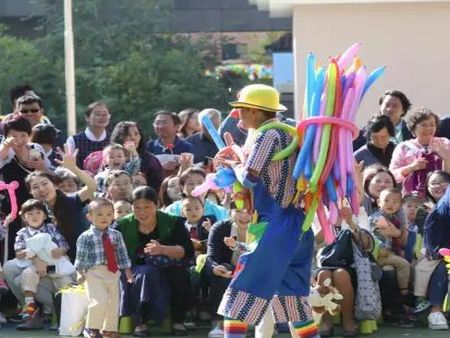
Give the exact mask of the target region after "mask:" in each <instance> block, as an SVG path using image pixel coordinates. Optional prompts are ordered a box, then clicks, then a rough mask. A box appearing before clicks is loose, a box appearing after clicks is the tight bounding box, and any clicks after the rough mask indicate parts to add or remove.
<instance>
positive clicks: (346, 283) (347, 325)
mask: <svg viewBox="0 0 450 338" xmlns="http://www.w3.org/2000/svg"><path fill="white" fill-rule="evenodd" d="M340 217H341V219H342V220H344V221H345V222H346V224H345V226H346V228H347V229H350V230H351V231H352V233H353V234H352V240H353V241H354V242H355V243H357V244H358V245H359V247H360V248H362V249H363V250H364V251H365V252H371V251H372V250H373V248H374V240H373V238H372V236H371V235H370V234H369V233H368V232H367V231H362V230H361V229H360V228H359V226H358V224H357V223H355V222H354V220H353V216H352V212H351V210H350V209H349V208H342V209H341V210H340ZM327 279H329V280H330V282H331V284H330V285H331V286H334V287H336V288H337V289H338V290H339V292H340V293H341V294H342V296H343V297H344V298H343V300H342V303H341V314H342V326H343V329H344V337H356V336H357V335H358V327H357V325H356V323H355V321H354V319H353V312H354V301H355V290H356V280H357V279H356V271H355V269H354V267H350V266H348V267H345V268H335V267H322V268H321V269H320V271H319V272H318V274H317V284H318V285H319V286H324V285H325V280H327ZM320 336H321V337H332V336H333V321H332V318H331V316H330V315H328V314H325V315H324V316H323V318H322V321H321V330H320Z"/></svg>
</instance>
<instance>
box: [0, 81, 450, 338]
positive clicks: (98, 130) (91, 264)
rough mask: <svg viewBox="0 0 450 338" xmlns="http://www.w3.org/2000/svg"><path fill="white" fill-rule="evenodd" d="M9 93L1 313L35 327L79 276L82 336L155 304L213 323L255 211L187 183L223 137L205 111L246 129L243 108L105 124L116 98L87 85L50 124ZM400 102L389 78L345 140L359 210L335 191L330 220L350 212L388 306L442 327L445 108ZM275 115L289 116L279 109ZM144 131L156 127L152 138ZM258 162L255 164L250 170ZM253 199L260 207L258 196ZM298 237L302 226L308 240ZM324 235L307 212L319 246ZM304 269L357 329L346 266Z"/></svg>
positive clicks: (448, 205) (215, 328)
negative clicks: (62, 123) (332, 292)
mask: <svg viewBox="0 0 450 338" xmlns="http://www.w3.org/2000/svg"><path fill="white" fill-rule="evenodd" d="M11 104H12V106H13V107H14V111H13V112H12V113H10V114H8V115H6V116H4V117H3V119H2V122H1V127H0V135H1V136H2V142H1V144H0V171H1V179H2V180H3V181H5V182H6V183H10V182H13V181H17V182H18V183H19V188H18V189H17V190H16V196H17V203H18V206H19V209H20V213H19V215H18V217H17V218H16V219H13V218H12V217H11V215H10V212H11V205H10V202H11V201H10V199H9V198H8V195H7V194H6V193H5V194H4V196H3V197H2V199H1V211H2V222H1V227H0V238H2V239H3V240H4V245H5V246H6V250H5V254H6V255H7V256H6V257H4V261H5V264H4V265H3V267H2V271H3V272H2V278H1V279H0V293H1V294H2V295H4V294H5V293H7V292H11V293H12V294H13V295H14V296H15V298H16V299H17V304H18V311H17V313H16V314H15V315H12V316H11V317H10V318H8V319H9V320H11V321H14V320H17V321H19V324H18V326H17V328H18V329H22V330H28V329H37V328H42V326H43V322H44V321H45V320H46V319H48V318H51V317H52V313H53V312H54V311H55V306H54V301H53V300H54V295H55V293H56V292H57V291H58V290H59V289H60V288H63V287H65V286H68V285H70V284H71V283H76V282H78V283H84V284H85V286H86V291H87V294H88V296H89V298H90V301H91V302H90V305H89V312H88V316H87V318H86V330H85V332H84V334H85V336H87V337H120V335H119V333H118V324H119V321H120V318H122V317H131V318H132V320H133V323H134V335H135V336H140V337H144V336H147V335H149V321H150V320H153V321H156V322H161V321H163V320H165V319H166V318H170V320H171V323H172V324H171V325H172V331H173V334H174V335H180V336H181V335H186V334H187V330H188V329H192V328H193V327H194V326H195V324H194V323H193V322H192V320H193V319H194V320H198V321H211V323H212V327H211V331H210V332H209V336H210V337H222V336H224V331H223V319H224V318H223V317H222V316H221V315H219V314H218V313H217V312H218V309H219V307H220V303H221V300H222V298H223V296H224V294H225V293H226V292H227V288H228V287H229V283H230V281H231V280H232V276H233V273H234V272H235V270H236V267H238V268H239V264H238V259H239V256H240V255H241V254H242V253H244V252H246V251H248V250H249V248H248V247H247V245H246V240H247V228H248V226H249V224H250V222H251V219H252V214H251V210H250V208H238V203H236V201H234V199H233V196H232V194H231V193H230V192H225V191H223V190H221V189H209V190H208V191H206V192H204V193H202V194H200V195H198V194H195V193H193V191H194V190H195V188H196V187H199V186H201V185H202V184H204V183H205V180H206V179H207V174H209V173H212V172H214V170H215V169H217V168H215V165H217V164H218V162H217V161H214V158H215V156H216V154H217V153H218V152H219V149H218V148H217V146H216V144H215V143H214V141H213V139H212V137H211V136H210V134H209V132H208V130H207V129H206V128H205V127H204V126H203V125H202V123H201V121H202V119H203V118H204V117H205V116H206V117H208V118H209V119H210V121H211V122H212V124H213V125H214V127H215V128H217V129H218V130H219V132H220V135H221V136H223V135H224V133H225V132H229V133H230V134H231V135H233V137H234V141H235V142H236V144H239V145H244V143H245V142H246V138H247V130H246V128H245V126H242V125H241V124H239V123H238V122H239V114H238V116H236V114H229V115H228V116H227V117H226V118H225V119H224V120H223V121H222V114H221V112H220V111H218V110H217V109H213V108H207V109H203V110H197V109H185V110H182V111H181V112H179V113H174V112H170V111H165V110H162V111H159V112H157V113H156V114H155V115H154V119H153V129H152V130H150V128H146V129H144V126H140V125H138V124H137V123H136V122H133V121H121V122H119V123H117V124H116V125H114V126H110V119H111V112H110V109H109V108H113V107H108V106H107V104H105V103H104V102H101V101H98V102H93V103H92V104H90V105H88V107H87V108H86V111H85V114H84V117H85V122H86V128H85V129H84V130H83V131H81V132H79V133H78V134H76V135H73V136H70V137H68V138H67V140H61V137H60V133H59V130H58V129H57V128H56V127H55V126H54V125H52V124H51V122H50V121H49V119H48V118H47V117H46V116H45V114H44V104H43V102H42V100H41V98H40V97H39V96H38V95H37V94H36V93H35V92H34V91H33V89H32V88H31V87H29V86H17V87H15V88H13V89H12V90H11ZM411 107H412V105H411V103H410V101H409V100H408V98H407V97H406V96H405V94H403V93H402V92H399V91H387V92H386V93H384V94H383V95H382V96H381V98H380V107H379V109H378V111H377V112H376V113H375V114H374V115H373V117H371V119H370V120H369V121H368V123H367V125H366V126H365V127H364V128H362V130H361V133H360V136H359V137H358V138H357V139H356V140H355V141H354V145H353V146H354V151H355V152H354V157H355V171H356V177H357V182H356V183H357V184H356V186H357V187H358V190H359V197H360V205H361V213H360V215H359V216H358V217H357V218H355V217H353V216H352V214H351V212H350V209H349V208H347V207H346V206H345V204H343V206H342V208H341V210H340V211H339V214H340V222H339V223H342V224H341V225H340V226H339V227H336V233H338V232H339V231H341V230H340V229H344V228H349V229H350V230H351V231H352V234H353V237H354V239H355V241H356V242H358V243H360V246H361V247H363V249H364V250H365V251H367V252H368V253H370V254H371V255H372V256H373V257H374V260H376V262H377V264H378V265H379V266H381V267H382V269H383V274H382V277H381V280H380V282H379V285H380V290H381V291H380V297H381V299H382V301H383V318H384V320H385V321H389V320H392V321H394V322H396V323H399V324H400V325H405V326H410V325H414V323H415V318H416V315H417V314H420V313H423V312H425V311H429V314H428V326H429V328H430V329H448V324H447V319H446V317H445V314H444V309H443V303H444V298H445V296H446V295H447V292H448V290H447V284H448V283H447V270H446V265H445V262H444V261H443V260H442V257H441V256H440V255H439V249H440V248H445V247H449V246H450V241H449V239H450V227H449V224H450V189H447V188H448V186H449V185H450V174H449V173H450V140H449V139H450V118H449V117H446V118H444V119H441V118H440V117H439V116H438V115H437V114H435V113H434V112H432V111H431V110H430V109H427V108H414V109H412V110H411ZM410 110H411V111H410ZM276 118H277V119H279V120H281V121H286V122H287V123H291V122H295V121H292V120H289V119H286V118H285V117H284V116H282V115H281V114H280V113H278V114H277V116H276ZM143 129H144V130H145V133H144V130H143ZM150 133H152V134H153V135H155V137H154V138H152V139H149V140H147V139H146V134H150ZM249 137H250V136H249ZM267 142H269V141H267ZM214 162H215V163H214ZM268 165H269V164H268V163H261V164H260V166H261V175H262V173H263V172H264V170H265V169H267V166H268ZM292 165H293V163H292ZM264 175H270V172H269V171H267V172H264ZM268 179H270V178H268ZM282 182H283V183H284V184H285V185H286V186H278V187H275V190H277V189H279V191H281V192H283V193H284V192H285V191H288V190H289V189H291V188H293V187H294V185H295V183H292V181H291V179H289V178H285V180H282ZM289 184H291V185H292V187H290V186H288V185H289ZM271 193H274V194H276V191H274V192H271ZM280 194H281V193H280ZM258 196H259V195H258ZM280 198H281V202H280V204H281V205H282V204H283V200H282V198H283V196H281V197H280ZM260 199H261V201H260V202H258V201H257V202H258V203H259V204H260V205H261V206H260V208H264V204H263V203H262V201H263V200H264V199H265V197H264V196H263V195H261V196H260ZM271 210H273V209H271ZM299 226H300V225H299ZM316 228H317V227H316ZM360 230H366V231H364V232H361V231H360ZM293 231H294V230H293ZM297 237H298V236H297ZM306 237H307V236H304V237H303V239H302V241H304V242H305V243H306V241H307V240H308V243H310V242H311V245H312V241H313V240H312V237H311V241H309V239H307V238H306ZM321 237H322V236H321V233H320V230H319V229H318V228H317V229H316V231H315V247H316V251H317V252H319V254H320V249H321V247H323V246H324V244H323V243H322V241H321ZM338 238H339V236H338ZM300 243H301V241H300ZM269 244H270V243H268V244H267V245H269ZM272 244H273V243H272ZM261 245H262V244H261ZM264 245H265V244H264ZM280 245H281V244H280ZM308 245H309V244H308ZM304 246H306V244H304ZM293 250H294V247H293ZM273 255H274V257H275V256H276V255H277V254H273ZM280 259H281V258H280ZM305 267H307V268H308V269H310V268H309V265H308V264H306V265H305ZM280 269H281V268H280ZM311 270H314V271H315V273H313V276H314V279H315V281H314V283H313V284H316V283H317V284H319V285H320V284H323V283H325V280H331V283H332V285H334V286H335V287H336V288H337V290H338V291H339V292H340V293H342V295H343V300H342V303H341V308H342V327H343V330H344V335H345V336H347V337H351V336H357V335H358V334H359V329H358V325H357V322H356V320H355V317H354V315H353V312H354V299H355V295H356V292H357V285H356V283H357V280H358V279H357V278H356V277H355V274H356V271H355V269H354V266H353V265H351V264H349V265H348V266H339V267H337V266H332V265H331V266H326V265H321V264H320V262H319V263H318V266H313V267H312V268H311ZM311 272H312V271H311ZM308 283H309V282H308ZM119 286H120V287H119ZM305 288H306V286H305ZM112 309H115V310H112ZM219 312H220V311H219ZM6 320H7V318H4V317H3V316H1V317H0V321H1V322H6ZM272 331H273V325H272V329H269V330H266V329H264V330H259V331H258V328H257V329H256V332H258V334H259V335H260V336H261V337H263V336H265V337H267V336H268V334H271V333H272ZM268 332H269V333H268ZM320 335H321V337H327V336H328V337H331V336H332V335H333V321H332V318H331V317H330V316H329V315H324V316H323V317H322V320H321V324H320ZM301 337H307V336H306V335H305V336H301Z"/></svg>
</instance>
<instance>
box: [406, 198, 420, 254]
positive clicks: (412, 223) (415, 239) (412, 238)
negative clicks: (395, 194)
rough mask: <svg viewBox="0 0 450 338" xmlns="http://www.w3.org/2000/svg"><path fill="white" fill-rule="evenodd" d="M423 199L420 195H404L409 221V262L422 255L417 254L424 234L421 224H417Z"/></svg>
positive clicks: (407, 251) (407, 244)
mask: <svg viewBox="0 0 450 338" xmlns="http://www.w3.org/2000/svg"><path fill="white" fill-rule="evenodd" d="M421 204H422V201H421V198H420V197H419V196H416V195H413V194H407V195H405V196H404V197H403V211H404V213H405V215H406V220H407V221H408V240H407V242H406V246H405V258H406V260H407V261H408V262H410V263H411V262H412V261H413V260H417V259H418V258H420V257H417V256H416V250H415V249H416V247H417V245H419V246H421V244H422V236H421V235H420V233H419V232H420V231H419V226H418V225H417V222H416V220H417V211H418V209H419V207H420V206H421Z"/></svg>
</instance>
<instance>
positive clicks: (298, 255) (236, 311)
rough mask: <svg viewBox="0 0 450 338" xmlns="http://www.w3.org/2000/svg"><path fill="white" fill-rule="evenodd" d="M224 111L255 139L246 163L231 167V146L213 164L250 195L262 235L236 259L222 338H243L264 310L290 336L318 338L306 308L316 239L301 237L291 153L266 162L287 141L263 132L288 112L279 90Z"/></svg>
mask: <svg viewBox="0 0 450 338" xmlns="http://www.w3.org/2000/svg"><path fill="white" fill-rule="evenodd" d="M230 105H231V106H232V107H234V108H235V109H236V110H237V111H238V113H239V119H240V124H241V125H242V127H243V128H245V129H249V130H251V129H255V132H254V133H253V135H252V136H249V137H252V138H253V139H252V141H250V142H249V140H248V139H247V142H246V145H245V147H244V152H245V153H246V154H248V156H247V159H246V161H245V163H240V162H239V160H237V156H236V155H235V154H234V152H233V149H232V147H231V146H230V145H229V144H228V147H225V148H223V149H222V150H221V151H220V152H219V153H218V154H217V155H216V157H215V161H214V162H215V165H216V166H228V167H232V168H233V169H234V172H235V174H236V176H237V179H238V181H239V182H240V183H241V184H242V185H243V186H244V187H245V188H247V189H249V190H250V191H251V194H252V204H253V206H254V221H255V223H258V225H262V226H263V227H265V230H264V232H263V234H262V236H261V238H260V239H259V242H258V244H257V245H256V247H255V248H254V249H253V250H251V251H250V252H247V253H245V254H243V255H242V256H241V257H240V259H239V261H238V264H237V267H236V271H235V273H234V277H233V279H232V281H231V282H230V284H229V287H228V289H227V290H226V292H225V294H224V296H223V299H222V302H221V304H220V307H219V310H218V313H219V314H221V315H223V316H224V319H225V320H224V332H225V337H233V338H240V337H245V334H246V331H247V325H248V324H250V325H257V324H258V323H260V321H261V320H262V318H263V316H265V314H266V312H267V311H271V312H272V316H273V319H274V320H275V322H276V323H286V322H290V323H291V326H293V328H294V329H295V334H296V336H298V337H301V338H306V337H308V338H316V337H319V334H318V328H317V326H316V324H315V322H314V318H313V315H312V311H311V307H310V305H309V304H308V302H307V296H308V295H309V288H310V272H311V259H312V254H313V242H314V236H313V232H312V230H308V231H306V232H302V223H303V219H304V214H303V211H302V209H301V207H300V205H299V203H295V202H294V197H295V194H296V182H295V180H294V179H293V177H292V171H293V168H294V165H295V162H296V158H297V152H294V153H292V154H291V155H289V156H288V157H286V158H284V159H282V160H277V161H274V160H272V157H273V156H274V154H276V153H277V152H279V151H281V150H282V149H284V148H286V147H287V146H288V145H289V144H290V143H291V142H292V137H291V135H290V134H289V133H288V132H286V131H283V130H281V129H279V128H269V129H268V130H267V129H266V128H264V126H265V125H267V124H269V123H272V124H273V123H275V122H279V121H278V119H277V118H276V114H277V112H281V111H285V110H287V109H286V107H284V106H283V105H281V104H280V103H279V93H278V91H277V90H276V89H275V88H273V87H270V86H267V85H262V84H252V85H248V86H246V87H244V88H243V89H242V90H241V91H240V93H239V98H238V99H237V101H236V102H231V103H230Z"/></svg>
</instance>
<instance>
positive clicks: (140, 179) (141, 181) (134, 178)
mask: <svg viewBox="0 0 450 338" xmlns="http://www.w3.org/2000/svg"><path fill="white" fill-rule="evenodd" d="M131 184H133V189H136V188H138V187H143V186H145V185H147V178H146V177H145V174H144V173H143V172H142V171H137V172H135V173H134V174H133V175H131Z"/></svg>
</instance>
